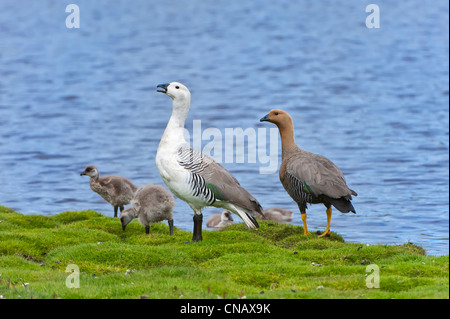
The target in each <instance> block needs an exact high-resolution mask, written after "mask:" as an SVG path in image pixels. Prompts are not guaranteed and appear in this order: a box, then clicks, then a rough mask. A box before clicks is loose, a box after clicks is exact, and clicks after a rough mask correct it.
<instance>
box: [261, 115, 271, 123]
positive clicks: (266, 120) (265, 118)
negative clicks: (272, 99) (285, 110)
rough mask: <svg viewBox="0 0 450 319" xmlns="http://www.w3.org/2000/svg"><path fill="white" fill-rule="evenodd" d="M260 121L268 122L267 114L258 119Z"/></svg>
mask: <svg viewBox="0 0 450 319" xmlns="http://www.w3.org/2000/svg"><path fill="white" fill-rule="evenodd" d="M259 121H260V122H270V119H269V114H267V115H265V116H264V117H263V118H261V119H260V120H259Z"/></svg>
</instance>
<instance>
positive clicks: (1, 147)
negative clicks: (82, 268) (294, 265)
mask: <svg viewBox="0 0 450 319" xmlns="http://www.w3.org/2000/svg"><path fill="white" fill-rule="evenodd" d="M372 2H373V1H360V0H351V1H331V0H329V1H292V0H283V1H271V0H259V1H229V0H227V1H225V0H216V1H200V0H189V1H188V0H186V1H172V2H161V1H144V0H142V1H131V2H129V1H79V0H73V1H51V0H41V1H17V0H2V1H0V172H1V173H0V180H1V182H0V205H4V206H8V207H12V208H14V209H16V210H18V211H20V212H22V213H25V214H46V215H51V214H56V213H59V212H62V211H67V210H84V209H95V210H97V211H100V212H102V213H103V214H105V215H108V216H112V214H113V208H112V207H111V206H110V205H109V204H107V203H106V202H104V201H103V200H102V199H101V198H100V197H99V196H98V195H97V194H95V193H93V192H92V191H91V190H90V189H89V185H88V179H87V178H86V177H81V176H80V175H79V173H80V172H81V171H82V170H83V169H84V167H85V166H86V165H88V164H94V165H96V166H97V167H98V168H99V170H100V173H101V174H117V175H123V176H127V177H129V178H130V179H132V180H133V181H134V182H135V183H136V184H138V185H141V184H146V183H159V184H161V183H162V181H161V179H160V177H159V174H158V172H157V170H156V166H155V154H156V149H157V147H158V144H159V139H160V138H161V135H162V133H163V130H164V128H165V125H166V123H167V121H168V119H169V117H170V112H171V101H170V99H169V98H168V97H167V96H165V95H163V94H160V93H156V91H155V87H156V85H157V84H159V83H166V82H170V81H175V80H176V81H180V82H182V83H184V84H186V85H187V86H188V87H189V88H190V90H191V93H192V105H191V110H190V113H189V117H188V120H187V128H188V129H189V130H192V127H193V121H194V120H201V121H202V127H204V128H206V127H214V128H218V129H219V130H220V132H222V134H223V133H224V132H225V128H236V127H241V128H243V129H246V128H253V129H255V130H256V129H258V128H266V129H268V128H269V127H272V126H271V124H269V123H259V119H260V118H261V117H262V116H264V115H265V114H266V113H267V112H268V111H269V110H270V109H271V108H282V109H285V110H286V111H288V112H289V113H290V114H291V115H292V117H293V118H294V123H295V129H296V130H295V135H296V141H297V144H298V145H299V146H300V147H302V148H304V149H306V150H308V151H311V152H315V153H319V154H322V155H324V156H326V157H328V158H330V159H331V160H333V161H334V162H335V163H336V164H337V165H338V166H339V167H340V168H341V170H342V171H343V172H344V174H345V175H346V179H347V183H348V185H349V186H350V188H352V189H354V190H356V191H357V192H358V194H359V196H358V197H355V198H354V201H353V204H354V206H355V208H356V210H357V214H356V215H353V214H345V215H344V214H340V213H338V212H336V213H335V214H334V215H333V219H332V224H331V226H332V230H333V231H335V232H338V233H339V234H342V235H343V237H344V239H345V240H347V241H357V242H365V243H370V244H377V243H384V244H402V243H405V242H408V241H410V242H413V243H417V244H419V245H421V246H423V247H424V248H425V249H426V250H427V252H428V253H429V254H432V255H443V254H448V253H449V199H448V196H449V153H448V152H449V80H448V75H449V74H448V70H449V62H448V58H449V30H448V12H449V7H448V3H447V1H428V2H427V3H424V2H423V1H419V0H417V1H376V3H377V4H378V5H379V7H380V28H379V29H368V28H367V27H366V25H365V20H366V17H367V15H368V13H366V12H365V8H366V5H367V4H369V3H372ZM69 3H76V4H77V5H78V6H79V8H80V28H79V29H68V28H66V25H65V20H66V17H67V15H68V13H66V12H65V7H66V5H67V4H69ZM207 142H208V141H203V143H202V147H203V146H205V144H207ZM224 166H225V167H226V168H227V169H228V170H230V171H231V172H232V173H233V174H234V175H235V176H236V178H237V179H238V180H239V181H240V182H241V184H242V185H243V186H244V187H245V188H246V189H247V190H248V191H249V192H250V193H252V194H253V195H254V196H255V197H256V198H257V199H258V200H259V201H260V203H261V204H262V205H263V207H265V208H269V207H276V206H279V207H284V208H288V209H292V210H294V211H295V212H296V215H295V218H294V220H293V223H294V224H297V225H301V224H302V222H301V218H300V214H299V213H298V211H297V208H296V205H295V203H294V202H293V201H292V200H291V199H290V197H289V196H288V195H287V194H286V193H285V192H284V190H283V188H282V186H281V184H280V183H279V180H278V174H277V173H274V174H271V175H261V174H259V167H260V166H261V164H260V163H248V162H245V163H224ZM218 212H220V210H218V209H214V208H207V209H205V210H204V215H205V219H206V218H207V217H208V216H209V215H211V214H214V213H218ZM235 219H236V220H237V219H238V218H237V217H236V218H235ZM308 224H309V228H310V229H311V230H313V231H315V230H323V229H324V228H325V225H326V215H325V209H324V207H323V206H322V205H313V206H311V207H310V208H309V210H308ZM175 226H177V227H179V228H182V229H186V230H191V229H192V211H191V210H190V208H189V207H188V206H187V204H185V203H184V202H182V201H180V200H177V207H176V210H175ZM118 227H119V226H118Z"/></svg>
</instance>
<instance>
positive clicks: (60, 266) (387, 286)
mask: <svg viewBox="0 0 450 319" xmlns="http://www.w3.org/2000/svg"><path fill="white" fill-rule="evenodd" d="M150 231H151V233H150V235H146V234H145V232H144V228H143V226H141V225H140V224H139V223H138V222H137V221H134V222H132V223H131V224H130V225H128V227H127V229H126V231H122V228H121V225H120V222H119V220H118V219H114V218H111V217H105V216H103V215H101V214H99V213H97V212H95V211H79V212H64V213H61V214H58V215H55V216H43V215H23V214H20V213H17V212H15V211H13V210H11V209H9V208H6V207H3V206H0V295H1V297H2V298H7V299H10V298H140V297H142V296H146V297H148V298H214V299H215V298H217V297H224V296H225V297H226V298H240V297H243V296H245V297H246V298H448V297H449V267H448V265H449V256H440V257H433V256H426V255H425V254H424V251H423V249H422V248H420V247H418V246H416V245H414V244H411V243H406V244H404V245H397V246H389V245H370V246H368V245H365V244H358V243H346V242H344V240H343V239H342V237H341V236H339V235H337V234H335V233H332V236H331V237H328V238H318V237H317V235H316V234H313V235H309V236H304V235H303V229H302V228H301V227H298V226H293V225H289V224H275V223H271V222H261V223H260V229H259V230H257V231H252V230H248V229H246V227H245V226H244V225H243V224H242V223H240V224H236V225H233V226H231V227H228V228H226V229H225V230H222V231H205V230H204V232H203V241H202V242H198V243H189V244H186V243H185V242H188V241H189V240H190V239H191V237H192V234H191V233H190V232H186V231H181V230H178V229H175V231H174V235H173V236H169V228H168V226H167V223H158V224H153V225H152V226H151V229H150ZM69 264H75V265H77V266H78V267H79V270H80V277H79V280H80V287H79V288H67V286H66V278H67V276H69V273H66V272H65V270H66V267H67V266H68V265H69ZM368 264H376V265H377V266H378V267H379V269H380V288H372V289H369V288H367V286H366V276H367V275H370V274H371V273H370V272H366V267H367V265H368Z"/></svg>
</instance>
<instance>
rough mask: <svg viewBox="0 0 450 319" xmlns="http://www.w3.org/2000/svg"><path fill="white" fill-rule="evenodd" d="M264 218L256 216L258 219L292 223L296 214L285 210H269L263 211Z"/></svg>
mask: <svg viewBox="0 0 450 319" xmlns="http://www.w3.org/2000/svg"><path fill="white" fill-rule="evenodd" d="M263 214H264V218H261V217H260V216H256V218H260V219H266V220H276V221H279V222H290V221H292V216H293V215H294V212H292V211H290V210H287V209H284V208H278V207H276V208H267V209H265V210H263Z"/></svg>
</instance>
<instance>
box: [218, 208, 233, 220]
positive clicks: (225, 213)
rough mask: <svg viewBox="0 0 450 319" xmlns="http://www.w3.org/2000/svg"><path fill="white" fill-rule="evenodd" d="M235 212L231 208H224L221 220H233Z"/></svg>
mask: <svg viewBox="0 0 450 319" xmlns="http://www.w3.org/2000/svg"><path fill="white" fill-rule="evenodd" d="M232 215H233V214H232V213H231V212H230V211H229V210H224V211H223V212H222V214H221V215H220V220H221V221H223V222H226V221H233V216H232Z"/></svg>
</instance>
